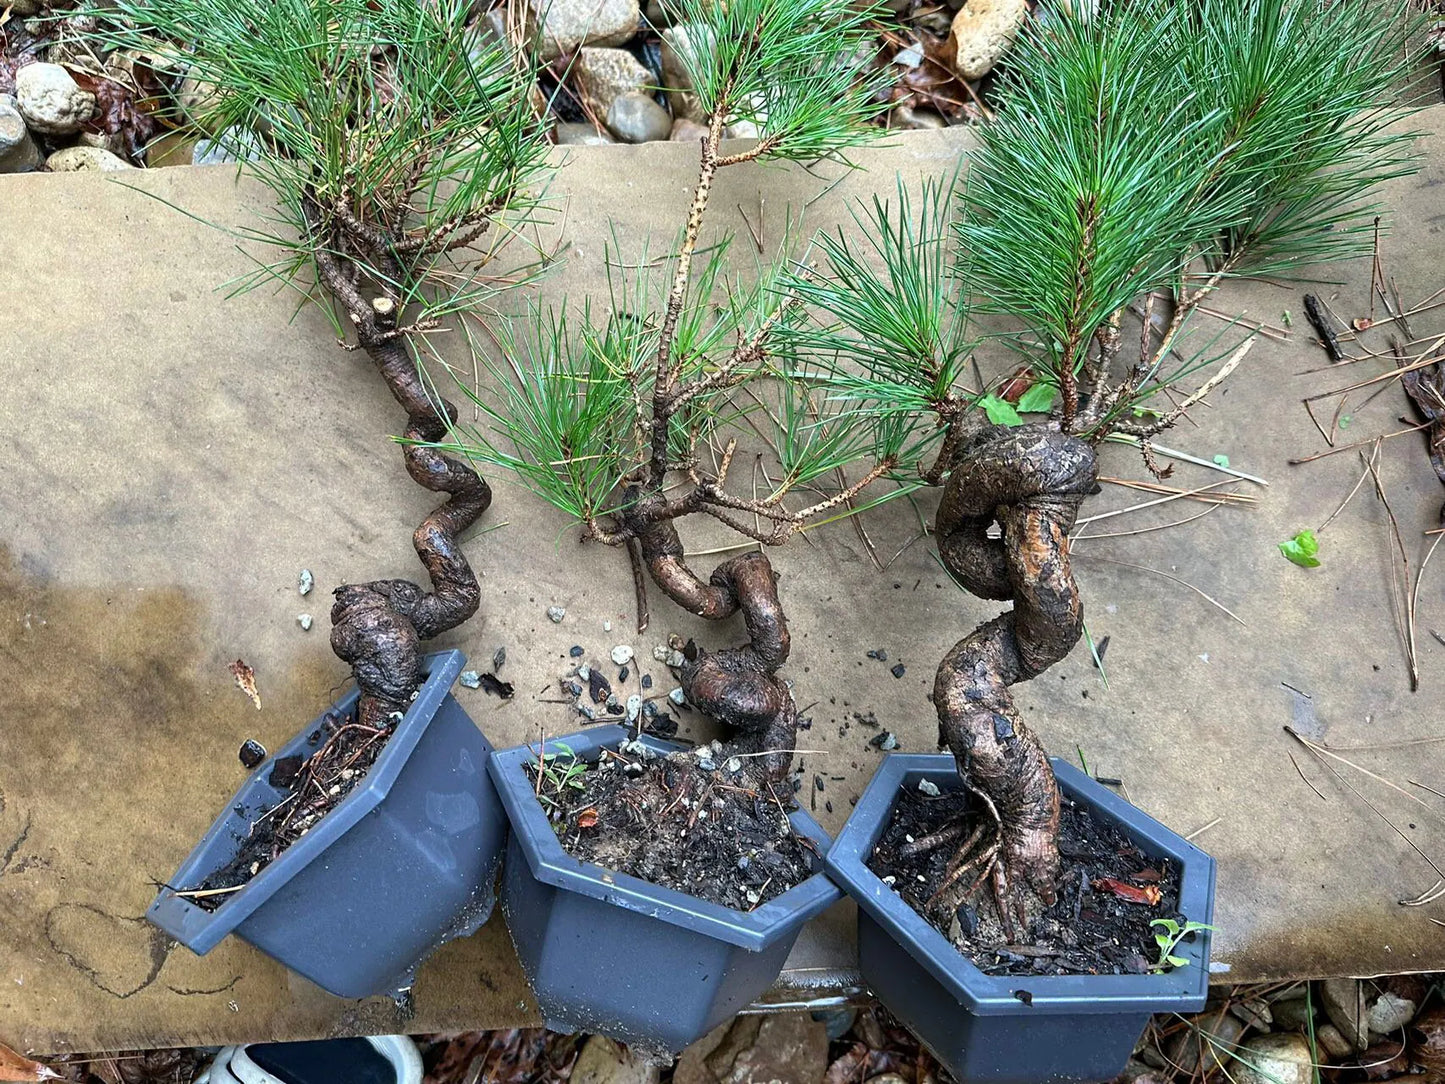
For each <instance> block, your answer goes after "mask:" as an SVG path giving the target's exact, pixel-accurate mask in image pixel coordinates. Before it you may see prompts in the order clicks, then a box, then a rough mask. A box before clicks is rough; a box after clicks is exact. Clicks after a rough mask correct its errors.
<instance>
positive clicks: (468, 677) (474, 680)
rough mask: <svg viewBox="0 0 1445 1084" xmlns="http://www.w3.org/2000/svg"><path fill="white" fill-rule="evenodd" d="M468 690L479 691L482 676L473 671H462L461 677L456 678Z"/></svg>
mask: <svg viewBox="0 0 1445 1084" xmlns="http://www.w3.org/2000/svg"><path fill="white" fill-rule="evenodd" d="M457 680H458V681H460V682H461V683H462V684H463V685H465V686H466V687H467V688H468V689H480V688H481V687H482V676H481V675H480V674H478V673H477V672H476V671H475V670H463V671H462V676H461V677H459V678H457Z"/></svg>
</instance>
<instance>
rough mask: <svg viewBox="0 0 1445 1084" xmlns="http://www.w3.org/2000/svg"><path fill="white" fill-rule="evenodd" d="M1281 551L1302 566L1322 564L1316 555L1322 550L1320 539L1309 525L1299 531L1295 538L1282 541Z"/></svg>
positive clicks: (1315, 566) (1310, 566)
mask: <svg viewBox="0 0 1445 1084" xmlns="http://www.w3.org/2000/svg"><path fill="white" fill-rule="evenodd" d="M1279 552H1280V553H1282V554H1284V555H1285V557H1286V559H1288V560H1290V561H1293V562H1294V563H1295V564H1297V565H1299V566H1300V568H1318V567H1319V565H1320V559H1319V557H1317V556H1316V554H1318V553H1319V552H1320V540H1319V539H1318V538H1316V537H1315V533H1314V531H1312V530H1310V529H1309V528H1308V527H1306V528H1305V529H1304V530H1302V531H1297V532H1296V533H1295V536H1294V537H1293V538H1287V539H1285V540H1284V541H1283V542H1281V543H1280V544H1279Z"/></svg>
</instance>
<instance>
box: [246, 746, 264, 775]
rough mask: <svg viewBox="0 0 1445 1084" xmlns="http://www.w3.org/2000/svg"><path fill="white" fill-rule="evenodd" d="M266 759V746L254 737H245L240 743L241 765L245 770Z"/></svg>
mask: <svg viewBox="0 0 1445 1084" xmlns="http://www.w3.org/2000/svg"><path fill="white" fill-rule="evenodd" d="M265 759H266V747H265V746H264V745H262V744H261V743H260V742H258V741H257V740H256V739H255V738H247V739H246V740H245V741H244V742H242V743H241V767H243V768H245V769H246V770H247V771H249V770H250V769H252V768H254V767H255V766H256V765H257V764H260V763H261V761H263V760H265Z"/></svg>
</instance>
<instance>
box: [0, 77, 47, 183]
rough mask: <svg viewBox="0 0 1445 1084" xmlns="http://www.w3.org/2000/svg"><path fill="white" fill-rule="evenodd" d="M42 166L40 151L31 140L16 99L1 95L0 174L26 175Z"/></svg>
mask: <svg viewBox="0 0 1445 1084" xmlns="http://www.w3.org/2000/svg"><path fill="white" fill-rule="evenodd" d="M39 165H40V149H39V148H38V147H36V146H35V140H33V139H31V138H30V130H29V129H28V128H26V127H25V118H24V117H22V116H21V115H20V110H18V109H16V108H15V99H14V98H12V97H10V95H8V94H0V173H25V172H27V171H29V170H32V169H35V168H36V167H38V166H39Z"/></svg>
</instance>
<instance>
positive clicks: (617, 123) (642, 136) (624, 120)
mask: <svg viewBox="0 0 1445 1084" xmlns="http://www.w3.org/2000/svg"><path fill="white" fill-rule="evenodd" d="M607 130H608V131H609V132H611V133H612V134H613V135H614V136H616V137H617V138H618V139H620V140H621V141H622V142H623V143H653V142H656V141H657V140H661V139H666V138H667V137H668V136H669V135H671V134H672V117H671V116H670V115H669V114H668V112H667V110H666V109H664V108H663V107H662V106H660V105H658V104H657V102H656V101H654V100H653V98H652V96H651V95H650V94H643V93H642V92H641V91H632V92H631V93H628V94H622V95H619V96H618V97H617V98H616V99H615V100H614V101H613V102H612V105H611V107H610V108H609V109H608V110H607Z"/></svg>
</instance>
